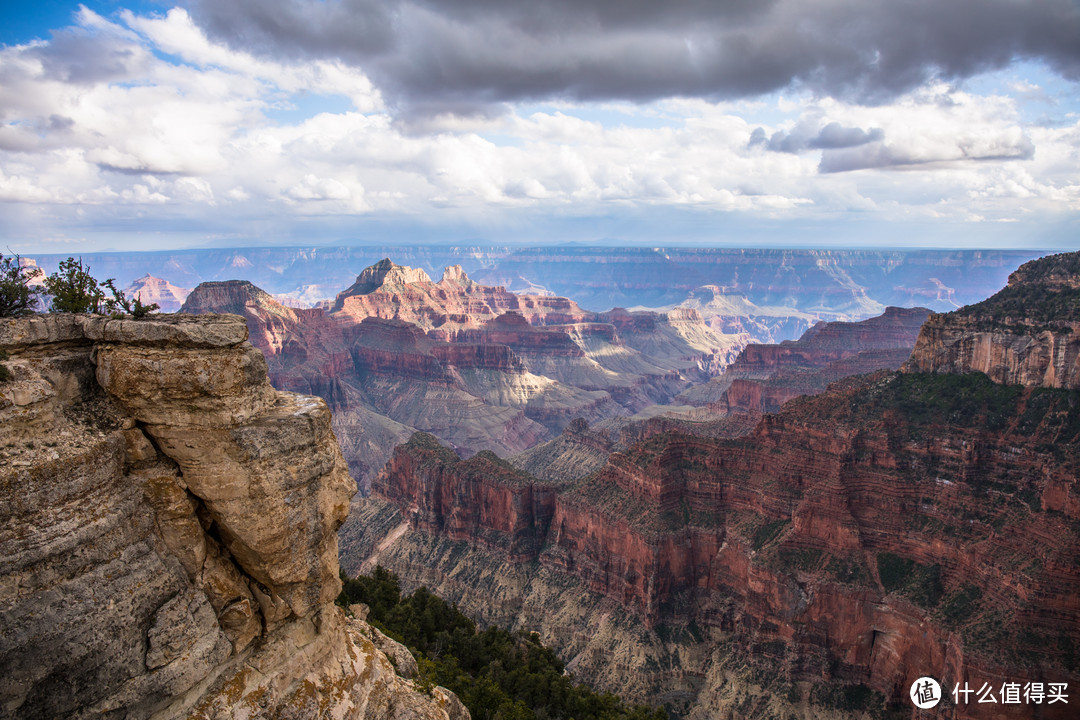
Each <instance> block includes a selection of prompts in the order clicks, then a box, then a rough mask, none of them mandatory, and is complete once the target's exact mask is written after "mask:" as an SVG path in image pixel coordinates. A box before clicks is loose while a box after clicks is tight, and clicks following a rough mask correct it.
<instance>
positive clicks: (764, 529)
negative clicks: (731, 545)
mask: <svg viewBox="0 0 1080 720" xmlns="http://www.w3.org/2000/svg"><path fill="white" fill-rule="evenodd" d="M787 524H788V521H787V520H773V521H772V522H770V523H765V524H764V525H762V526H761V527H759V528H758V529H757V532H755V533H754V542H753V547H754V549H755V550H760V549H761V548H763V547H765V546H766V545H768V544H769V543H771V542H772V541H773V540H775V539H776V538H777V537H778V536H779V535H780V533H782V532H783V531H784V528H785V527H787Z"/></svg>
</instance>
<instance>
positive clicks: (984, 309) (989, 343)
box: [907, 253, 1080, 389]
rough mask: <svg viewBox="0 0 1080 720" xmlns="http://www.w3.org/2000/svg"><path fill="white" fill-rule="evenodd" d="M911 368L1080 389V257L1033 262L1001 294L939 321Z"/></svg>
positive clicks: (928, 330) (931, 325)
mask: <svg viewBox="0 0 1080 720" xmlns="http://www.w3.org/2000/svg"><path fill="white" fill-rule="evenodd" d="M907 367H908V368H909V369H911V370H912V371H916V372H935V373H958V372H973V371H977V372H983V373H986V374H987V375H988V376H989V377H990V378H991V379H992V380H994V381H995V382H999V383H1004V384H1007V385H1013V384H1019V385H1038V386H1042V387H1054V388H1073V389H1075V388H1080V254H1078V253H1066V254H1062V255H1051V256H1049V257H1045V258H1041V259H1039V260H1032V261H1031V262H1028V263H1025V264H1023V265H1021V266H1020V268H1019V269H1017V270H1016V272H1014V273H1013V274H1012V275H1010V276H1009V284H1008V285H1007V286H1006V287H1005V288H1004V289H1002V290H1001V291H1000V292H998V293H997V294H996V295H994V296H992V297H990V298H988V299H986V300H984V301H982V302H980V303H976V304H974V305H968V306H966V307H963V308H961V309H960V310H957V311H955V312H951V313H947V314H934V315H931V316H930V319H929V320H928V321H927V322H926V325H925V326H924V327H923V330H922V332H921V334H920V335H919V340H918V342H917V343H916V345H915V350H914V352H913V353H912V356H911V360H910V362H909V363H908V365H907Z"/></svg>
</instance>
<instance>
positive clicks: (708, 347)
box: [184, 260, 749, 488]
mask: <svg viewBox="0 0 1080 720" xmlns="http://www.w3.org/2000/svg"><path fill="white" fill-rule="evenodd" d="M333 308H334V309H332V310H324V309H308V310H301V309H294V308H289V307H285V306H284V305H282V304H280V303H279V302H277V301H276V300H274V298H272V297H271V296H270V295H268V294H267V293H265V292H263V291H262V290H260V289H259V288H257V287H255V286H254V285H252V284H251V283H248V282H243V281H228V282H213V283H203V284H202V285H200V286H199V287H198V288H196V289H195V291H194V292H192V294H191V295H190V296H189V297H188V299H187V302H186V304H185V305H184V310H185V311H186V312H192V313H206V312H235V313H239V314H242V315H243V316H244V317H245V318H246V319H247V322H248V326H249V330H250V333H251V341H252V344H253V345H255V347H257V348H259V350H261V351H262V352H263V354H264V356H265V357H266V359H267V362H268V364H269V374H270V380H271V382H272V383H273V384H274V386H275V387H278V388H282V389H288V390H294V391H297V392H302V393H305V394H313V395H318V396H320V397H322V398H324V399H325V400H326V402H327V403H328V404H329V406H330V408H331V410H332V411H333V413H334V420H333V422H334V429H335V432H336V433H337V435H338V437H339V439H340V440H341V442H342V447H343V450H344V453H345V458H346V460H347V462H348V464H349V467H350V470H351V472H352V474H353V476H354V477H355V478H356V479H357V481H358V482H359V484H360V485H361V487H362V488H366V486H367V483H368V482H369V481H370V478H371V477H373V476H374V474H375V473H376V472H378V470H379V469H380V468H381V467H382V466H383V464H385V462H386V461H387V460H388V459H389V457H390V452H391V451H392V449H393V447H394V446H395V445H397V444H399V443H401V442H404V441H405V440H407V439H408V437H409V436H410V435H411V434H412V433H413V432H414V431H416V430H421V431H424V432H429V433H431V434H433V435H435V436H436V437H438V438H439V439H440V440H441V441H443V442H445V443H447V444H448V445H449V446H450V447H452V448H453V449H454V450H455V451H456V452H458V453H459V454H461V455H462V456H469V455H472V454H474V453H476V452H479V451H481V450H485V449H486V450H491V451H493V452H495V453H496V454H497V455H499V456H503V457H505V456H507V455H512V454H514V453H517V452H521V451H522V450H525V449H527V448H530V447H533V446H535V445H537V444H539V443H542V442H545V441H547V440H550V439H551V438H553V437H555V436H557V435H558V434H559V433H560V432H561V431H562V430H563V429H564V428H565V427H566V426H567V425H568V424H569V423H570V422H571V421H572V420H573V419H575V418H583V419H585V420H586V421H589V422H597V421H600V420H603V419H604V418H609V417H614V416H620V415H630V414H633V413H635V412H637V411H639V410H641V409H642V408H644V407H647V406H650V405H653V404H655V403H658V402H665V401H667V400H669V399H670V398H671V397H672V396H674V395H675V394H676V393H678V392H679V391H681V390H683V389H685V388H686V387H688V386H690V385H691V384H692V383H695V382H701V381H703V380H706V379H708V378H709V377H710V376H712V375H714V374H715V373H717V372H719V371H720V370H722V369H723V367H724V366H726V365H727V364H728V363H729V362H731V361H732V360H733V359H734V358H735V356H736V355H737V353H738V350H739V349H741V348H742V347H743V345H745V343H746V342H747V341H748V339H749V338H748V336H745V335H723V334H720V333H717V332H714V331H713V330H711V329H710V328H709V327H708V326H707V325H706V324H705V323H704V321H703V320H702V318H701V317H700V316H699V315H698V314H697V313H696V312H695V311H693V310H688V309H677V310H674V311H671V312H669V313H656V312H644V311H643V312H634V313H631V312H627V311H625V310H613V311H611V312H608V313H592V312H588V311H585V310H582V309H581V308H580V307H579V306H578V305H577V304H575V303H573V302H572V301H570V300H568V299H566V298H559V297H553V296H529V295H516V294H514V293H510V292H508V291H506V290H505V289H504V288H502V287H494V286H484V285H480V284H478V283H475V282H473V281H472V280H470V279H469V278H468V277H467V276H466V275H465V273H464V271H462V269H461V268H460V266H451V267H448V268H447V269H446V270H445V272H444V273H443V275H442V277H441V279H440V280H439V281H438V282H433V281H432V280H431V279H430V277H429V276H428V275H427V274H426V273H425V272H423V271H422V270H417V269H413V268H408V267H403V266H399V265H396V264H394V263H393V262H391V261H390V260H383V261H381V262H379V263H376V264H375V265H372V266H371V267H369V268H367V269H365V270H364V271H363V272H362V273H361V274H360V276H359V277H358V278H357V279H356V282H355V283H354V284H353V285H352V286H350V287H349V288H347V289H346V290H344V291H343V292H341V293H340V294H339V295H338V297H337V300H336V302H335V304H334V305H333Z"/></svg>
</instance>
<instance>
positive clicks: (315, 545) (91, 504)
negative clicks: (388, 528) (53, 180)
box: [0, 315, 446, 718]
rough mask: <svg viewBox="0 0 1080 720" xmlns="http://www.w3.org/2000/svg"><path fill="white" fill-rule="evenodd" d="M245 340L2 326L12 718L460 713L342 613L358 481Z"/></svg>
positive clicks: (124, 326)
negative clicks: (341, 544)
mask: <svg viewBox="0 0 1080 720" xmlns="http://www.w3.org/2000/svg"><path fill="white" fill-rule="evenodd" d="M246 338H247V327H246V324H245V322H244V319H243V318H241V317H238V316H235V315H208V316H203V317H193V316H167V317H154V318H153V319H147V320H142V321H138V322H136V321H133V320H130V319H109V318H104V317H90V316H75V315H49V316H38V317H32V318H26V319H16V320H4V321H0V349H2V350H4V351H6V352H7V353H8V354H9V356H10V359H9V360H7V361H5V365H6V366H7V367H8V368H9V369H10V370H11V372H12V378H11V379H10V380H8V381H6V382H3V383H0V454H2V456H3V462H2V463H0V491H2V494H3V502H0V577H3V585H2V591H0V636H2V637H3V638H4V642H3V644H2V645H0V678H2V679H0V716H3V717H18V718H55V717H99V716H101V715H107V714H116V715H118V716H120V715H122V716H125V717H150V716H154V717H161V718H172V717H177V718H179V717H199V718H225V717H237V716H239V715H243V716H244V717H265V718H270V717H274V718H282V717H289V718H291V717H295V718H306V717H314V716H315V715H318V714H320V713H322V714H330V715H333V716H334V717H349V718H367V717H406V716H407V717H430V718H440V717H442V718H445V717H446V713H445V711H443V710H442V709H440V707H439V703H438V699H437V698H431V697H428V696H424V695H421V694H419V693H416V692H415V691H414V690H413V688H412V686H411V684H410V683H409V682H407V681H406V680H404V679H403V678H400V677H398V676H397V675H396V674H395V672H394V670H393V666H392V665H391V663H390V662H389V661H388V660H387V659H386V657H385V655H383V654H382V653H381V652H379V651H377V650H376V648H375V647H374V645H373V644H372V642H371V640H369V639H368V637H367V635H370V628H369V627H368V626H367V625H366V624H365V623H363V622H361V621H358V620H354V619H351V618H346V616H345V615H344V614H343V613H342V612H341V611H340V609H338V608H337V607H336V606H334V604H333V600H334V598H335V597H336V596H337V594H338V592H339V590H340V581H339V579H338V559H337V552H338V543H337V534H336V533H337V529H338V527H339V526H340V525H341V524H342V522H343V521H344V520H345V517H346V515H347V511H348V504H349V499H350V497H351V496H352V495H353V493H354V492H355V484H354V483H353V482H352V480H351V478H350V477H349V474H348V471H347V468H346V465H345V461H344V459H343V457H342V455H341V451H340V449H339V448H338V444H337V441H336V438H335V437H334V434H333V432H332V430H331V426H330V413H329V411H328V409H327V406H326V404H325V403H324V402H323V401H322V400H320V399H319V398H316V397H310V396H301V395H297V394H294V393H288V392H278V391H276V390H274V389H273V388H272V387H271V385H270V383H269V380H268V378H267V374H266V362H265V360H264V359H263V356H262V354H261V353H260V352H259V351H258V350H256V349H255V348H254V347H252V346H251V345H250V344H249V343H248V342H247V340H246ZM442 697H443V699H444V700H445V699H446V696H445V694H444V695H443V696H442ZM444 704H445V703H444ZM409 712H413V713H414V714H412V715H409V714H408V713H409Z"/></svg>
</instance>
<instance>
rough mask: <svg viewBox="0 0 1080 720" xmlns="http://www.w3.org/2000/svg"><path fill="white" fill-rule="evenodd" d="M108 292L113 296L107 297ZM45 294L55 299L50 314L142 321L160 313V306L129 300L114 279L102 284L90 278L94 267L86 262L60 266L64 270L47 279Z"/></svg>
mask: <svg viewBox="0 0 1080 720" xmlns="http://www.w3.org/2000/svg"><path fill="white" fill-rule="evenodd" d="M106 290H108V291H109V293H110V294H111V297H109V295H106V294H105V291H106ZM45 292H47V293H48V294H49V296H50V297H51V298H52V300H51V303H50V305H49V311H50V312H66V313H94V314H98V315H106V314H108V315H113V314H120V313H126V314H128V315H131V316H132V317H133V318H135V319H136V320H141V319H143V318H144V317H146V316H147V315H148V314H150V313H151V312H153V311H154V310H157V309H158V304H157V303H151V304H150V305H144V304H143V302H142V300H140V299H139V298H137V297H136V298H134V299H133V300H132V299H128V298H127V297H126V296H125V295H124V293H123V291H122V290H118V289H117V287H116V281H115V280H114V279H113V278H109V279H108V280H106V281H104V282H102V283H99V282H98V281H97V279H96V278H94V276H93V275H91V274H90V266H89V265H83V261H82V258H79V259H78V260H76V259H75V258H70V257H69V258H68V259H67V260H62V261H61V262H60V269H59V270H57V271H56V272H54V273H53V274H52V275H50V276H49V277H48V278H46V279H45Z"/></svg>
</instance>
